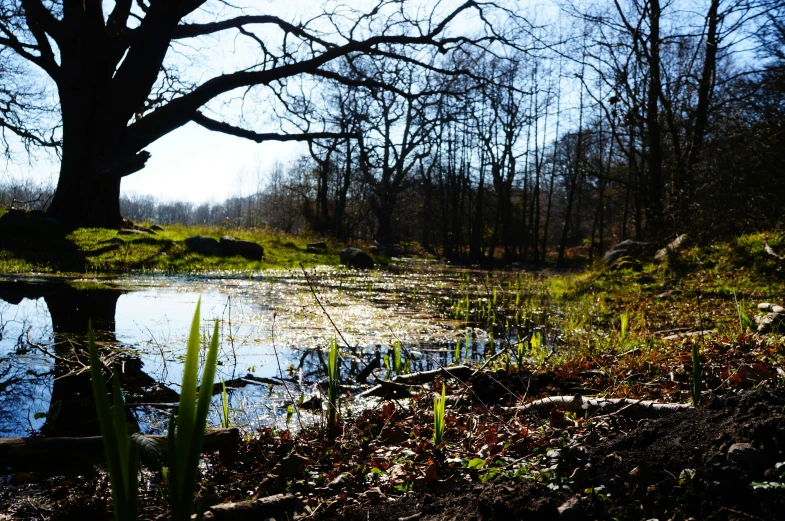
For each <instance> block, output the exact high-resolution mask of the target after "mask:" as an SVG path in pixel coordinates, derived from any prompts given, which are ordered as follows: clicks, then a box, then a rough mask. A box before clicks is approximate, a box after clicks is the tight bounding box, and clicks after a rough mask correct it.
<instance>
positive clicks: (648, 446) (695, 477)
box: [312, 390, 785, 521]
mask: <svg viewBox="0 0 785 521" xmlns="http://www.w3.org/2000/svg"><path fill="white" fill-rule="evenodd" d="M784 410H785V392H783V391H782V390H778V391H774V392H770V391H745V392H743V393H740V394H738V395H732V396H728V397H726V398H724V399H720V398H715V399H713V400H712V401H710V402H709V403H707V404H705V405H703V406H702V407H700V408H698V409H695V410H689V411H685V412H680V413H676V414H674V415H672V416H669V417H666V418H663V419H661V420H657V421H650V422H642V423H641V425H640V426H638V427H637V428H634V429H632V430H631V431H629V432H627V433H626V434H618V435H615V436H611V437H609V438H608V439H605V440H603V441H600V442H598V443H596V444H594V446H592V447H590V448H588V449H586V451H585V453H583V454H581V455H580V457H570V458H568V457H566V455H565V456H563V457H562V461H561V462H560V463H559V471H560V472H564V473H566V474H568V475H570V476H571V481H572V483H571V484H570V485H569V489H568V488H564V487H561V488H560V489H558V490H553V489H551V488H549V487H548V486H546V485H543V484H539V483H533V482H530V481H526V480H523V479H510V478H505V479H502V480H496V481H491V482H488V483H482V484H481V483H475V484H471V485H465V486H464V487H462V488H458V489H457V490H453V491H441V490H439V487H440V486H441V485H440V484H439V483H438V482H437V483H432V484H430V485H429V487H428V488H426V489H423V490H419V491H416V492H414V493H411V494H408V495H406V496H404V497H402V498H400V499H398V500H395V501H393V500H386V501H385V500H378V502H377V503H376V504H371V505H363V506H358V507H354V508H353V509H346V510H343V511H337V510H331V509H327V511H324V512H323V513H322V514H321V515H317V516H316V517H315V519H318V520H321V521H327V520H339V519H340V520H356V521H360V520H362V521H367V520H369V519H372V520H374V521H388V520H389V521H403V520H406V521H409V520H412V521H414V520H417V521H431V520H433V521H436V520H439V521H441V520H445V521H446V520H453V519H462V520H463V519H465V520H488V521H491V520H499V521H501V520H516V519H526V520H556V519H558V520H593V519H609V520H610V519H636V520H637V519H660V520H670V519H672V520H689V519H695V520H749V519H770V520H782V519H785V488H782V487H779V486H777V485H778V484H779V483H780V481H782V478H781V476H780V471H779V470H775V464H776V463H777V462H780V461H783V460H785V413H783V411H784ZM737 443H749V444H751V445H752V450H749V449H748V450H744V449H735V450H733V451H730V452H731V455H730V456H729V449H730V448H731V446H732V445H734V444H737ZM780 470H782V469H780ZM753 482H766V483H767V486H764V487H758V488H755V487H753ZM312 519H313V518H312Z"/></svg>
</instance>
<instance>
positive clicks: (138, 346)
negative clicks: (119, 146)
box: [0, 269, 481, 437]
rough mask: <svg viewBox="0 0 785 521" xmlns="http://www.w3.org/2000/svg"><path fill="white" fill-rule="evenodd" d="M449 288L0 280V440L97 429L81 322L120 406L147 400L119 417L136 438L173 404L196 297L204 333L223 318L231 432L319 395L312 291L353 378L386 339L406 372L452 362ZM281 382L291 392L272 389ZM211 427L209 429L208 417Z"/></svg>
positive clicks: (431, 280) (321, 275)
mask: <svg viewBox="0 0 785 521" xmlns="http://www.w3.org/2000/svg"><path fill="white" fill-rule="evenodd" d="M454 280H455V274H454V273H453V274H450V273H447V272H441V271H431V272H428V273H420V274H418V273H411V272H407V273H405V274H395V273H381V274H379V273H375V274H370V275H368V274H359V273H351V272H347V271H344V270H331V269H324V270H318V271H315V272H312V273H310V278H309V280H306V279H305V278H304V276H303V275H302V273H299V272H290V273H281V272H271V273H261V274H256V275H254V276H253V277H250V278H246V279H239V278H229V277H226V278H216V277H211V278H163V277H151V278H140V277H135V278H122V279H117V280H112V281H104V282H103V283H101V284H96V283H95V282H94V281H92V282H91V281H87V282H86V281H70V282H62V281H60V282H52V281H42V280H5V281H0V300H2V302H0V335H1V336H0V436H2V437H12V436H24V435H28V434H31V433H36V432H38V433H41V434H45V435H59V436H65V435H68V436H74V435H79V436H82V435H89V434H96V433H97V432H98V426H97V423H96V421H95V418H94V415H93V411H94V405H93V402H92V389H91V386H90V380H89V372H88V371H87V354H86V346H85V338H84V332H85V330H86V329H87V323H88V320H90V321H92V324H93V328H94V329H95V330H96V332H97V338H98V341H99V347H100V348H101V350H102V354H103V356H104V357H105V358H108V360H109V363H113V364H115V365H116V366H117V367H118V368H119V369H120V375H121V383H122V385H123V389H124V392H125V394H126V396H125V398H126V401H127V402H129V403H132V404H145V405H144V406H138V405H137V406H131V407H129V408H128V410H129V414H133V416H129V419H130V420H132V421H136V422H138V425H139V427H140V429H141V430H142V431H147V432H149V431H158V432H161V431H162V430H164V429H165V420H166V418H167V417H168V415H169V413H170V411H171V407H168V406H167V404H170V403H172V402H176V401H177V400H178V395H177V392H178V390H179V388H178V384H179V382H180V379H181V375H182V373H181V371H182V361H183V356H184V352H185V339H186V336H187V332H188V328H189V327H190V321H191V318H192V316H193V310H194V308H195V304H196V301H197V300H198V299H199V298H200V297H201V300H202V316H203V330H204V331H205V332H206V331H207V330H208V329H211V324H212V322H211V321H212V320H215V319H218V320H219V321H220V331H221V333H220V334H221V342H220V346H221V347H220V349H221V351H220V362H219V363H220V365H219V367H218V374H217V377H216V379H217V382H218V384H217V386H216V388H217V389H218V388H220V380H221V379H223V380H225V381H227V382H228V383H229V393H230V406H231V407H233V409H235V414H236V415H237V418H236V422H237V423H241V424H249V425H251V426H256V425H259V424H270V423H272V422H275V421H277V420H280V419H281V418H282V417H285V414H286V412H285V411H286V407H285V405H286V403H287V402H288V401H290V395H291V396H293V397H294V398H295V400H297V399H298V398H299V397H300V395H301V394H302V395H304V396H305V397H306V398H307V397H308V396H309V395H311V394H318V392H319V390H318V383H319V381H320V380H322V379H323V375H324V357H323V356H322V351H321V350H322V349H323V348H324V347H325V346H326V345H327V343H328V342H329V339H330V337H332V336H333V335H334V334H335V331H334V329H333V327H332V325H331V323H330V321H329V320H328V319H327V317H326V316H325V315H324V313H323V312H322V311H321V309H320V307H319V306H317V305H316V302H315V300H314V297H313V295H312V293H311V289H310V286H309V282H310V283H311V284H313V285H314V289H315V291H316V292H317V294H318V295H319V298H320V299H321V302H322V303H323V304H324V306H325V307H326V308H327V309H328V311H329V313H330V316H331V318H332V320H333V321H334V322H335V323H336V325H337V327H338V328H339V329H340V330H341V332H342V333H343V335H344V337H345V338H346V339H347V342H348V343H349V344H350V345H351V346H353V347H355V348H356V350H355V352H354V356H349V355H348V354H347V356H346V357H344V359H343V366H342V370H341V371H342V375H345V376H351V375H354V374H357V373H358V372H359V371H360V370H361V369H362V368H363V367H364V365H365V363H367V362H368V361H370V360H371V359H372V358H373V357H375V356H376V353H377V352H379V353H380V354H384V353H386V352H387V350H388V348H389V346H390V345H391V344H392V342H393V341H395V340H399V341H401V342H402V344H403V346H404V351H405V354H406V355H407V356H408V357H410V358H411V359H412V369H413V370H421V369H422V370H424V369H433V368H436V367H439V366H440V365H447V364H449V363H450V361H451V359H450V357H451V353H452V347H450V343H451V342H454V341H455V338H456V332H455V327H454V324H453V323H452V322H451V321H449V320H447V319H444V318H443V317H442V315H443V313H442V311H443V310H442V307H443V306H442V307H440V305H439V302H441V301H443V300H445V299H447V298H448V295H449V291H450V290H451V289H452V288H453V287H454V285H453V283H454ZM414 288H416V290H415V291H413V289H414ZM413 295H414V296H413ZM480 345H481V341H480V339H477V343H476V344H472V345H471V346H470V349H469V352H468V354H469V355H471V356H473V357H475V358H476V357H478V356H479V352H480V351H481V348H480V351H478V346H480ZM274 347H275V349H274ZM276 351H277V353H278V355H279V356H278V357H276ZM361 360H362V361H361ZM279 367H280V370H279ZM282 373H283V381H286V383H287V385H288V392H285V390H284V388H283V387H282V386H281V385H278V384H280V383H281V382H282V380H281V379H280V377H281V376H282ZM215 410H216V411H217V407H216V408H215ZM212 421H213V422H214V423H217V422H218V417H217V414H214V415H213V417H212Z"/></svg>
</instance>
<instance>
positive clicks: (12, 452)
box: [0, 428, 240, 471]
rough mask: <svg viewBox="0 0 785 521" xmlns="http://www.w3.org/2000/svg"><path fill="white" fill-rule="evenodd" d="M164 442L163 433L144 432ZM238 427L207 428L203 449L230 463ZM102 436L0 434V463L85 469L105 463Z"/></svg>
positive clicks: (16, 467) (234, 454) (22, 467)
mask: <svg viewBox="0 0 785 521" xmlns="http://www.w3.org/2000/svg"><path fill="white" fill-rule="evenodd" d="M147 437H148V438H151V439H153V440H154V441H155V442H156V443H158V444H160V445H166V442H167V437H166V436H147ZM239 443H240V431H239V430H238V429H236V428H232V429H214V430H208V431H207V432H205V434H204V448H203V449H202V452H212V451H215V450H217V451H219V454H220V457H221V461H223V462H224V463H231V462H233V461H234V460H235V459H236V458H237V450H238V447H239ZM104 461H105V459H104V448H103V438H102V437H101V436H87V437H82V438H56V437H52V438H44V437H42V438H0V467H2V468H5V467H13V468H14V470H16V471H19V470H45V471H46V470H55V471H65V470H71V469H75V468H79V469H84V468H86V467H91V466H92V465H97V464H102V463H104Z"/></svg>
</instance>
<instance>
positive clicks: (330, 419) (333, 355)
mask: <svg viewBox="0 0 785 521" xmlns="http://www.w3.org/2000/svg"><path fill="white" fill-rule="evenodd" d="M327 382H328V383H327V385H328V386H327V430H328V431H329V432H335V429H336V427H337V426H338V409H337V407H336V406H337V404H338V342H337V341H336V340H335V337H333V338H332V339H331V340H330V351H329V353H328V354H327Z"/></svg>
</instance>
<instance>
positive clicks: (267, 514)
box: [203, 494, 302, 521]
mask: <svg viewBox="0 0 785 521" xmlns="http://www.w3.org/2000/svg"><path fill="white" fill-rule="evenodd" d="M300 510H302V502H301V501H300V500H299V499H298V498H296V497H294V496H292V495H291V494H286V495H284V494H276V495H275V496H268V497H263V498H259V499H255V500H253V501H242V502H239V503H221V504H218V505H213V506H211V507H210V508H209V509H208V510H207V512H205V514H204V517H203V519H205V520H214V521H244V520H246V519H248V520H257V519H268V518H275V519H292V518H293V517H294V512H295V511H300Z"/></svg>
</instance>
